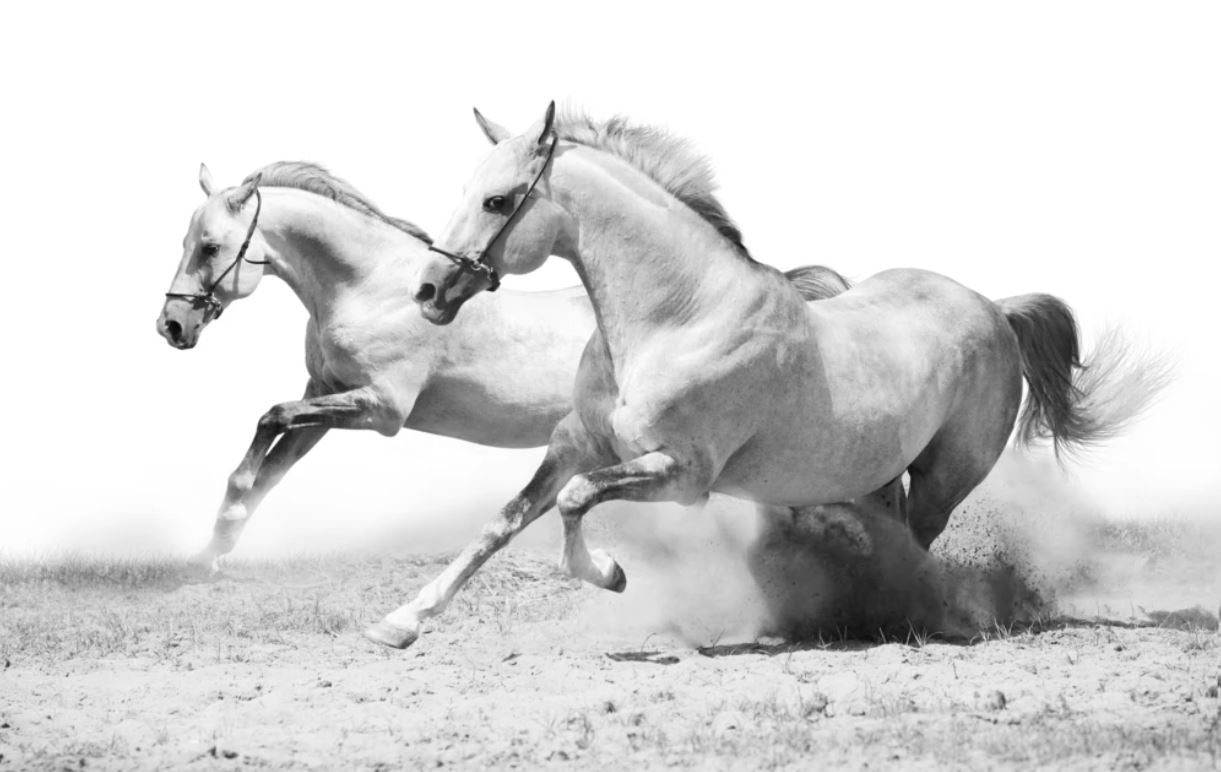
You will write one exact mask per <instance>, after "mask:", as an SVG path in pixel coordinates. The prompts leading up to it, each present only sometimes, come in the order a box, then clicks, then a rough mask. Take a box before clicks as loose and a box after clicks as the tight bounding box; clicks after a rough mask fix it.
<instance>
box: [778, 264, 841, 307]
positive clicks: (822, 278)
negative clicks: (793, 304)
mask: <svg viewBox="0 0 1221 772" xmlns="http://www.w3.org/2000/svg"><path fill="white" fill-rule="evenodd" d="M784 278H786V279H788V280H789V283H790V284H792V285H793V288H794V289H796V290H797V291H798V292H800V293H801V297H802V298H803V299H805V300H806V301H807V302H808V301H811V300H826V299H827V298H833V297H835V296H836V295H838V294H840V293H841V292H847V291H848V290H849V289H850V288H851V287H852V284H851V283H850V282H849V281H848V280H847V279H845V278H844V277H843V276H842V275H840V273H839V272H838V271H836V270H834V269H832V268H828V267H826V266H825V265H803V266H801V267H800V268H793V269H791V270H788V271H785V272H784Z"/></svg>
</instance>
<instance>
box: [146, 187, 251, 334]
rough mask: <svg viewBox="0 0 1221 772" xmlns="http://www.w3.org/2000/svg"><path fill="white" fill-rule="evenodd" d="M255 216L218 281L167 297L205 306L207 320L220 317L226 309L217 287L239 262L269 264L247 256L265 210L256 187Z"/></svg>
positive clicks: (173, 293) (166, 294) (170, 294)
mask: <svg viewBox="0 0 1221 772" xmlns="http://www.w3.org/2000/svg"><path fill="white" fill-rule="evenodd" d="M254 202H255V203H254V217H253V218H251V220H250V227H249V228H247V229H246V238H245V239H244V240H243V241H242V246H241V247H239V248H238V250H237V257H235V258H233V262H232V263H229V266H228V267H227V268H225V270H223V271H221V273H220V276H217V277H216V281H214V282H212V286H211V287H208V291H207V292H204V293H190V292H167V293H165V296H166V297H167V298H182V299H183V300H189V301H191V302H192V303H193V304H195V306H196V307H197V308H198V307H199V306H201V305H202V306H203V307H204V318H205V319H207V320H211V319H219V318H220V315H221V312H222V311H224V310H225V308H224V306H223V305H221V302H220V300H219V299H217V297H216V288H217V287H219V286H220V283H221V282H222V281H224V279H225V277H226V276H228V275H229V272H230V271H232V270H233V269H234V268H236V267H237V266H238V263H240V262H242V261H243V260H245V261H246V262H247V263H250V264H251V265H267V263H268V261H267V260H251V259H249V258H247V257H246V250H248V249H250V240H251V239H252V238H254V229H255V228H256V227H258V224H259V213H260V212H262V211H263V196H262V194H261V193H259V189H258V188H255V189H254Z"/></svg>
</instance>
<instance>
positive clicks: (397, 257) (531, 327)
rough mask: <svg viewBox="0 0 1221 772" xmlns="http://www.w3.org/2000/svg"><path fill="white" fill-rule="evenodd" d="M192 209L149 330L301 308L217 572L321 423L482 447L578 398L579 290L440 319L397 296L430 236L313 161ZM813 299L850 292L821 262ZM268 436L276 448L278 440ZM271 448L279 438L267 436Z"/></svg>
mask: <svg viewBox="0 0 1221 772" xmlns="http://www.w3.org/2000/svg"><path fill="white" fill-rule="evenodd" d="M199 184H200V186H201V187H202V188H203V191H204V194H205V196H206V197H207V198H206V200H205V201H204V202H203V204H201V205H200V206H199V208H198V209H196V210H195V212H194V214H193V215H192V216H191V222H190V227H189V228H188V230H187V233H186V236H185V238H184V239H183V253H182V259H181V261H180V263H179V265H178V272H177V273H176V274H175V276H174V280H173V282H172V284H171V285H170V291H169V292H168V293H166V294H167V298H166V301H165V305H164V308H163V309H162V311H161V316H160V318H159V319H158V320H157V329H158V331H159V332H160V333H161V335H162V336H164V337H165V339H166V340H167V341H168V342H169V343H170V345H172V346H174V347H175V348H179V349H189V348H192V347H193V346H194V345H195V344H196V342H197V341H198V339H199V335H200V332H201V331H202V329H203V328H204V327H205V326H206V325H207V324H208V323H209V322H211V321H212V320H213V319H215V318H216V317H218V316H220V314H221V312H222V311H223V310H224V309H225V308H226V307H227V306H228V305H229V304H230V303H232V302H233V301H234V300H237V299H239V298H244V297H246V296H248V295H250V294H251V293H252V292H254V290H255V288H256V287H257V286H258V284H259V281H260V280H261V279H262V277H263V276H264V275H265V274H270V275H273V276H277V277H279V278H280V279H282V280H283V281H285V282H286V283H287V284H288V285H289V287H291V288H292V290H293V292H295V293H296V295H297V297H298V299H300V301H301V303H302V305H304V306H305V308H306V310H307V311H309V315H310V318H309V322H308V324H307V326H306V338H305V365H306V369H307V371H308V372H309V380H308V381H307V383H306V387H305V398H304V399H301V400H294V401H291V402H284V403H281V404H278V405H276V406H274V407H272V408H271V409H270V410H268V411H267V412H266V413H265V414H264V415H263V417H262V418H260V419H259V422H258V428H257V430H256V431H255V436H254V441H253V442H252V443H251V444H250V448H249V450H248V451H247V452H246V455H245V457H244V458H243V459H242V461H241V463H240V464H239V465H238V467H237V469H236V470H235V471H234V472H233V474H232V475H231V476H230V478H229V486H228V490H227V491H226V493H225V497H224V501H223V503H222V504H221V507H220V512H219V514H218V515H217V518H216V524H215V527H214V530H213V536H212V539H211V541H210V543H209V544H208V545H207V546H206V547H205V548H204V550H203V551H202V552H201V553H200V554H199V556H198V558H197V561H198V562H199V563H200V564H202V565H203V566H204V567H205V568H206V569H207V570H209V571H215V570H216V569H217V568H218V566H219V559H220V557H221V556H223V555H225V554H226V553H228V552H229V551H231V550H232V549H233V547H234V545H235V543H236V541H237V538H238V535H239V534H240V532H241V530H242V528H243V527H244V526H245V524H246V522H247V521H248V519H249V518H250V516H251V515H252V514H253V513H254V511H255V508H256V507H257V506H258V505H259V503H260V502H261V501H262V500H263V498H264V497H265V496H266V495H267V493H268V492H269V491H270V490H271V488H273V487H274V486H275V485H276V484H277V483H278V482H279V481H280V480H281V479H282V478H283V477H284V475H285V474H286V473H287V472H288V470H289V469H290V468H292V466H293V464H295V463H296V462H297V461H298V460H300V459H301V458H302V457H303V456H304V455H305V454H306V453H308V452H309V451H310V449H311V448H313V447H314V445H315V444H316V443H317V442H318V441H319V440H320V439H321V438H322V436H323V435H324V434H326V432H327V430H328V429H371V430H374V431H377V432H380V433H382V434H384V435H387V436H392V435H394V434H396V433H398V431H399V429H401V428H403V427H404V426H405V427H407V428H409V429H417V430H419V431H424V432H430V433H432V434H441V435H444V436H447V437H456V438H458V439H463V440H468V441H470V442H475V443H479V444H482V445H491V446H495V447H503V448H527V447H536V446H539V445H544V444H546V442H547V439H548V437H550V435H551V432H552V430H553V429H554V428H555V425H556V423H558V422H559V420H560V419H561V418H563V417H564V416H565V415H567V414H568V413H569V411H570V410H571V407H572V383H573V380H574V377H575V373H576V369H577V363H578V361H579V360H580V356H581V351H582V349H583V348H584V346H585V342H586V340H588V338H589V334H590V332H591V331H592V330H593V329H594V317H593V310H592V308H591V307H590V303H589V300H588V298H587V297H586V295H585V294H584V293H583V292H582V291H581V290H580V288H579V287H574V288H571V289H566V290H559V291H554V292H528V293H523V292H511V291H507V290H506V291H504V292H501V293H498V294H495V295H486V294H485V295H484V296H481V297H480V298H479V299H478V301H477V302H474V303H472V305H471V306H470V309H469V311H468V312H467V314H464V318H463V320H462V323H460V324H455V325H452V326H451V327H449V328H445V329H441V328H437V327H435V326H433V325H431V324H429V323H428V322H426V321H424V320H423V319H421V318H420V314H419V313H418V309H417V307H416V304H415V303H414V302H413V301H412V300H411V298H410V297H407V296H405V295H404V293H403V292H402V289H401V288H402V287H403V286H405V285H406V284H408V283H409V282H411V281H413V280H414V277H415V276H416V275H417V274H418V273H419V271H420V268H421V266H422V265H423V264H424V262H425V260H426V258H427V257H428V251H427V250H428V244H429V243H430V239H429V238H428V236H427V235H426V234H425V233H424V231H423V230H421V229H420V228H418V227H416V226H415V225H412V224H411V223H409V222H407V221H405V220H400V219H397V218H393V217H389V216H387V215H385V214H384V213H382V212H381V210H380V209H378V208H377V207H376V206H375V205H374V204H373V203H372V202H370V201H369V200H368V199H367V198H366V197H364V196H363V195H361V194H360V192H359V191H357V190H356V189H355V188H353V187H352V186H351V185H350V184H348V183H347V182H345V181H344V180H342V179H339V178H337V177H335V176H333V175H331V174H330V173H328V172H327V171H326V170H325V169H323V168H321V167H319V166H317V165H315V164H310V163H303V162H281V163H276V164H272V165H270V166H267V167H264V168H263V169H260V170H259V171H257V172H255V173H253V174H251V175H250V176H248V177H247V178H246V180H245V181H244V182H243V183H242V184H241V185H239V186H237V187H235V188H230V189H226V190H216V189H215V186H214V185H213V183H212V177H211V174H210V172H209V171H208V169H207V167H206V166H202V165H201V166H200V170H199ZM790 277H791V280H792V281H793V282H794V283H795V286H797V287H798V289H799V291H801V292H803V293H805V294H806V295H807V296H808V297H810V298H811V299H816V298H820V297H828V296H830V295H833V294H835V293H836V292H839V291H842V290H843V289H844V288H845V287H846V286H847V285H846V284H845V283H844V281H843V278H842V277H840V276H839V275H838V274H837V273H835V272H834V271H832V270H831V269H829V268H822V267H819V266H809V267H806V268H801V269H796V270H794V271H791V272H790ZM277 438H279V439H278V441H277ZM273 444H274V445H273Z"/></svg>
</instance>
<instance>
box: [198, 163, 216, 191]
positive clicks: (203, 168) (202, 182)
mask: <svg viewBox="0 0 1221 772" xmlns="http://www.w3.org/2000/svg"><path fill="white" fill-rule="evenodd" d="M199 187H201V188H203V192H204V195H205V196H211V195H212V191H213V190H215V189H216V186H215V185H213V184H212V170H211V169H209V168H208V165H207V164H205V163H201V164H200V165H199Z"/></svg>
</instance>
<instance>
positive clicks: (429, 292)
mask: <svg viewBox="0 0 1221 772" xmlns="http://www.w3.org/2000/svg"><path fill="white" fill-rule="evenodd" d="M436 296H437V285H435V284H433V283H432V282H430V281H426V282H424V283H423V284H421V285H420V288H419V289H418V290H416V291H415V302H417V303H427V302H428V301H430V300H432V299H433V298H435V297H436Z"/></svg>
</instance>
